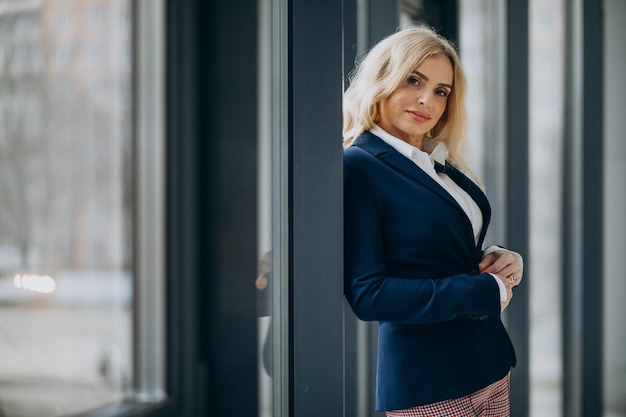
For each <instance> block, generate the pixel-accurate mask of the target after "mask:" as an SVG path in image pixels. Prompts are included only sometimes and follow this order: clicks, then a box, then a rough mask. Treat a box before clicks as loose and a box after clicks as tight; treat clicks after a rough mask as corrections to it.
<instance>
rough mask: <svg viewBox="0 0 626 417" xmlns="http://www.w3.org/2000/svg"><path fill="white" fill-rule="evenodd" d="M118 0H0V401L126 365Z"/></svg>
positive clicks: (78, 382)
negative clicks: (0, 340) (0, 339)
mask: <svg viewBox="0 0 626 417" xmlns="http://www.w3.org/2000/svg"><path fill="white" fill-rule="evenodd" d="M129 26H130V12H129V5H128V2H127V1H126V0H66V1H53V0H42V1H26V0H21V1H20V0H0V86H1V87H0V161H1V162H0V335H1V338H2V343H0V357H2V360H0V414H1V415H7V416H12V417H13V416H24V417H26V416H32V417H41V416H57V415H69V414H73V413H76V412H79V411H85V410H88V409H93V408H96V407H99V406H102V405H105V404H109V403H111V402H116V401H118V400H120V399H121V398H122V397H123V396H124V393H125V392H126V391H127V390H128V388H129V385H130V382H131V378H132V373H131V369H132V363H131V335H132V328H131V322H132V321H131V297H132V275H131V268H132V264H133V259H132V257H131V247H132V245H131V235H130V232H129V231H130V230H132V227H131V226H132V224H131V223H132V217H131V207H130V204H131V199H130V197H131V194H130V190H131V188H130V185H131V181H132V177H131V175H130V172H131V170H130V151H131V141H130V134H131V129H130V121H131V119H130V104H131V103H130V27H129Z"/></svg>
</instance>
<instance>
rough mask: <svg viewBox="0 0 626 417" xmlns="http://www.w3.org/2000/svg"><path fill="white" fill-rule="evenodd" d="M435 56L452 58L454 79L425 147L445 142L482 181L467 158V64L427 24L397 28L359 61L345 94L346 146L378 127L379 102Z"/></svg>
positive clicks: (457, 161)
mask: <svg viewBox="0 0 626 417" xmlns="http://www.w3.org/2000/svg"><path fill="white" fill-rule="evenodd" d="M435 55H444V56H446V57H448V58H449V59H450V62H451V63H452V69H453V73H454V78H453V83H452V92H451V94H450V95H449V96H448V102H447V105H446V110H445V111H444V113H443V115H442V116H441V119H439V121H438V122H437V124H436V125H435V126H434V127H433V128H432V130H431V131H430V132H429V133H428V134H427V135H426V136H425V137H424V140H423V145H422V146H423V150H424V151H427V152H430V151H431V150H432V149H434V147H435V146H436V145H437V143H438V142H443V143H444V144H445V145H446V147H447V148H448V152H449V154H448V158H447V160H448V162H450V163H451V164H453V165H455V166H457V167H458V168H459V169H461V170H463V171H465V172H468V173H470V174H471V175H472V176H473V177H474V178H475V179H476V181H477V182H478V183H479V184H480V180H479V178H478V177H477V176H476V174H475V173H474V172H473V171H472V170H471V169H470V168H469V166H468V165H467V163H466V160H465V158H466V156H467V153H468V151H469V143H468V141H467V138H466V132H467V114H466V111H465V92H466V89H467V82H466V79H465V74H464V72H463V68H462V67H461V63H460V61H459V57H458V55H457V53H456V51H455V49H454V47H453V46H452V44H451V43H450V42H449V41H447V40H446V39H445V38H443V37H442V36H440V35H438V34H437V33H436V32H434V31H433V30H431V29H428V28H425V27H410V28H405V29H401V30H399V31H397V32H396V33H394V34H393V35H390V36H388V37H387V38H385V39H383V40H382V41H380V42H379V43H378V44H377V45H376V46H374V48H372V49H371V50H370V51H369V52H368V53H367V55H365V56H364V57H363V59H362V60H360V61H359V62H358V63H357V67H356V68H355V70H354V71H353V72H352V73H351V74H350V77H349V81H350V84H349V87H348V88H347V90H346V91H345V93H344V96H343V146H344V147H345V148H347V147H349V146H350V145H352V143H353V142H354V140H355V139H356V138H358V137H359V136H360V135H361V134H362V133H363V132H365V131H366V130H369V129H371V128H373V127H374V124H375V123H376V121H377V118H378V104H379V103H380V101H381V100H383V99H385V98H387V97H389V96H390V95H391V94H392V93H393V92H394V91H396V89H398V88H399V87H400V86H401V85H402V84H403V83H405V82H406V80H407V78H408V77H409V75H410V74H411V72H412V71H414V70H415V69H416V68H417V67H419V66H420V64H421V63H422V62H424V61H425V60H426V59H428V58H430V57H432V56H435Z"/></svg>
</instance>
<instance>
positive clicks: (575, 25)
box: [561, 0, 604, 417]
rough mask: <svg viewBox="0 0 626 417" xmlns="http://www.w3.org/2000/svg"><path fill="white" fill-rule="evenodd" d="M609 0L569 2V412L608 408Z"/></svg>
mask: <svg viewBox="0 0 626 417" xmlns="http://www.w3.org/2000/svg"><path fill="white" fill-rule="evenodd" d="M603 3H604V2H603V1H595V0H580V1H576V2H566V3H565V12H566V33H565V39H566V44H565V50H566V63H565V68H566V73H565V97H564V100H565V106H564V109H565V114H564V120H565V131H564V138H563V146H564V147H563V150H564V164H563V176H562V177H563V187H562V188H563V202H564V204H563V217H562V218H563V223H562V229H563V235H562V241H563V259H562V277H561V288H562V298H563V306H562V308H563V310H562V311H563V312H562V316H563V322H562V325H563V415H565V416H568V417H569V416H572V417H582V416H601V415H602V413H603V374H602V369H603V306H602V302H603V299H602V298H603V294H602V293H603V242H604V235H603V225H604V207H603V203H604V194H603V186H604V175H603V174H604V170H603V154H604V128H603V122H602V121H603V120H604V119H603V116H604V110H603V104H604V97H603V95H604V94H603V91H604V88H603V79H604V58H603V51H604V47H603V46H604V45H603V44H604V37H603V23H604V22H603V20H604V18H603Z"/></svg>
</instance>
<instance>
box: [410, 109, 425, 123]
mask: <svg viewBox="0 0 626 417" xmlns="http://www.w3.org/2000/svg"><path fill="white" fill-rule="evenodd" d="M406 112H407V113H409V114H410V115H411V117H412V118H413V119H415V120H417V121H418V122H427V121H429V120H430V116H429V115H428V114H426V113H422V112H420V111H411V110H407V111H406Z"/></svg>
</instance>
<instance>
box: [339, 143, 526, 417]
mask: <svg viewBox="0 0 626 417" xmlns="http://www.w3.org/2000/svg"><path fill="white" fill-rule="evenodd" d="M450 177H452V175H450ZM463 178H464V179H465V180H466V181H462V184H460V185H461V186H462V187H464V188H465V189H466V190H467V191H468V193H469V194H470V195H471V196H472V197H473V199H474V200H475V201H476V203H477V204H478V206H479V207H480V209H481V210H482V213H483V218H484V224H483V230H482V232H481V234H480V239H479V242H478V244H476V243H475V238H474V233H473V230H472V225H471V223H470V220H469V219H468V217H467V215H466V214H465V212H464V211H463V209H462V208H461V207H460V206H459V205H458V204H457V202H456V201H455V200H454V198H452V196H450V194H448V193H447V192H446V191H445V190H444V189H443V188H442V187H441V186H440V185H439V184H438V183H437V182H436V181H434V180H433V179H432V178H431V177H430V176H429V175H428V174H426V173H425V172H424V171H423V170H421V169H420V168H419V167H418V166H417V165H415V164H414V163H413V162H412V161H410V160H409V159H408V158H406V157H404V156H403V155H402V154H400V153H399V152H397V151H396V150H395V149H394V148H393V147H391V146H390V145H388V144H387V143H385V142H384V141H383V140H381V139H380V138H378V137H377V136H374V135H373V134H371V133H369V132H366V133H364V134H363V135H362V136H361V137H360V138H358V139H357V140H356V141H355V143H354V144H353V145H352V146H351V147H349V148H347V149H346V150H345V151H344V199H345V201H344V213H345V215H344V217H345V218H344V239H345V247H344V250H345V265H344V268H345V275H344V290H345V295H346V298H347V300H348V302H349V303H350V305H351V307H352V309H353V311H354V312H355V314H356V315H357V317H359V318H360V319H361V320H374V321H378V322H379V333H378V364H377V384H376V385H377V390H376V409H377V410H394V409H401V408H408V407H412V406H416V405H423V404H430V403H433V402H437V401H441V400H446V399H451V398H458V397H461V396H463V395H467V394H470V393H472V392H475V391H477V390H479V389H481V388H484V387H486V386H487V385H489V384H491V383H493V382H495V381H497V380H499V379H501V378H503V377H505V376H506V374H507V373H508V372H509V371H510V369H511V367H512V366H514V365H515V353H514V351H513V347H512V345H511V341H510V339H509V336H508V334H507V332H506V330H505V328H504V326H503V324H502V322H501V320H500V296H499V289H498V284H497V283H496V282H495V280H494V278H493V277H492V276H491V275H489V274H480V273H478V263H479V262H480V259H481V257H482V249H481V248H482V243H483V239H484V237H485V233H486V230H487V226H488V223H489V218H490V213H491V210H490V207H489V202H488V201H487V197H486V196H485V195H484V194H483V192H482V191H481V190H480V188H478V187H477V186H476V185H475V184H474V183H473V182H472V181H471V180H469V179H468V178H467V177H465V176H463Z"/></svg>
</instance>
